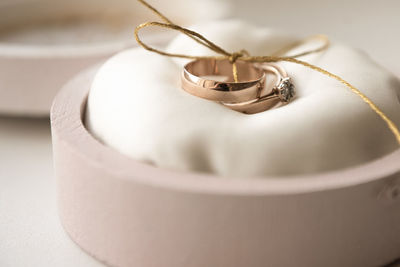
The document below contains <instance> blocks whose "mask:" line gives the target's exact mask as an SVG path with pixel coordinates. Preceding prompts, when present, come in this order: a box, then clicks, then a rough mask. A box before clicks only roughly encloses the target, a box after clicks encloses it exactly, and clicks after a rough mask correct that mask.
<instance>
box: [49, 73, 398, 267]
mask: <svg viewBox="0 0 400 267" xmlns="http://www.w3.org/2000/svg"><path fill="white" fill-rule="evenodd" d="M94 73H95V70H91V71H88V72H84V73H81V74H80V75H79V76H78V77H76V78H75V79H74V80H72V81H71V82H69V83H68V84H67V85H66V86H65V87H64V89H63V90H62V91H61V92H60V93H59V94H58V96H57V97H56V99H55V101H54V104H53V108H52V113H51V124H52V135H53V147H54V164H55V173H56V178H57V190H58V206H59V212H60V217H61V221H62V224H63V226H64V228H65V230H66V231H67V232H68V233H69V235H70V236H71V238H72V239H73V240H74V241H75V242H76V243H77V244H78V245H79V246H80V247H81V248H82V249H84V250H85V251H87V252H88V253H89V254H91V255H93V256H94V257H95V258H97V259H99V260H100V261H102V262H104V263H106V264H108V265H110V266H118V267H128V266H145V267H205V266H216V267H244V266H246V267H268V266H272V267H290V266H296V267H310V266H324V267H337V266H341V267H377V266H385V265H387V264H389V263H390V262H393V261H394V260H395V259H397V258H399V257H400V149H397V150H396V151H395V152H393V153H391V154H389V155H386V156H384V157H382V158H380V159H378V160H375V161H373V162H369V163H366V164H363V165H360V166H354V167H353V168H349V169H343V170H337V171H333V172H327V173H320V174H313V175H302V176H294V177H253V178H250V177H249V178H248V179H229V178H223V177H217V176H213V175H209V174H200V173H187V172H175V171H172V170H165V169H161V168H157V167H154V166H151V165H147V164H145V163H141V162H138V161H135V160H133V159H131V158H128V157H126V156H124V155H122V154H120V153H118V152H116V151H115V150H113V149H111V148H109V147H106V146H104V145H103V144H101V143H100V142H98V141H97V140H96V139H94V138H93V137H92V136H91V135H90V133H88V131H87V130H86V129H85V126H84V122H83V121H82V118H84V112H85V105H86V99H87V94H88V91H89V88H90V85H91V81H92V79H93V76H94Z"/></svg>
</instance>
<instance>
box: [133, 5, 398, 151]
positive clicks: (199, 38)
mask: <svg viewBox="0 0 400 267" xmlns="http://www.w3.org/2000/svg"><path fill="white" fill-rule="evenodd" d="M138 1H139V2H140V3H142V4H143V5H144V6H146V7H147V8H149V9H150V10H151V11H153V12H154V13H155V14H156V15H158V16H159V17H160V18H161V19H162V20H163V21H164V22H165V23H161V22H145V23H142V24H140V25H139V26H137V27H136V28H135V39H136V41H137V43H138V44H139V45H140V46H142V47H143V48H144V49H146V50H148V51H151V52H154V53H157V54H160V55H163V56H169V57H179V58H187V59H215V60H223V59H228V60H229V61H230V62H231V63H232V72H233V78H234V81H235V82H238V80H239V79H238V73H237V66H236V64H235V62H236V60H242V61H247V62H258V63H266V62H278V61H286V62H292V63H295V64H299V65H302V66H304V67H307V68H310V69H312V70H314V71H317V72H319V73H321V74H323V75H326V76H328V77H330V78H332V79H335V80H337V81H339V82H340V83H342V84H344V85H345V86H346V87H347V88H349V89H350V90H351V91H352V92H353V93H355V94H356V95H358V96H359V97H360V98H361V99H362V100H363V101H364V102H365V103H366V104H368V106H369V107H370V108H371V109H372V110H373V111H374V112H375V113H376V114H377V115H378V116H379V117H380V118H381V119H382V120H383V121H384V122H385V123H386V125H387V127H388V128H389V130H390V131H391V132H392V133H393V135H394V136H395V138H396V140H397V142H398V144H399V145H400V131H399V129H398V127H397V126H396V125H395V123H394V122H393V121H392V120H391V119H390V118H389V117H388V116H387V115H386V114H385V113H384V112H383V111H382V110H381V109H380V108H379V107H378V106H377V105H376V104H375V103H374V102H373V101H372V100H371V99H369V98H368V97H367V96H366V95H365V94H363V93H362V92H361V91H360V90H359V89H357V88H356V87H355V86H353V85H352V84H350V83H349V82H347V81H345V80H344V79H342V78H341V77H339V76H337V75H335V74H333V73H331V72H329V71H327V70H324V69H322V68H320V67H318V66H315V65H312V64H310V63H307V62H305V61H301V60H298V59H296V58H298V57H301V56H305V55H308V54H311V53H317V52H321V51H323V50H325V49H326V48H328V46H329V40H328V38H327V37H326V36H324V35H316V36H312V37H310V38H308V39H305V40H303V41H300V42H296V43H294V44H291V45H289V46H288V47H285V48H283V49H280V50H279V51H277V52H275V53H274V55H273V56H249V54H248V53H247V52H246V51H245V50H241V51H239V52H234V53H229V52H227V51H226V50H224V49H223V48H221V47H219V46H218V45H216V44H215V43H213V42H211V41H210V40H208V39H207V38H205V37H204V36H203V35H201V34H199V33H197V32H195V31H192V30H189V29H186V28H183V27H181V26H179V25H176V24H174V23H173V22H171V21H170V20H169V19H168V18H167V17H166V16H164V15H163V14H162V13H160V12H159V11H158V10H157V9H156V8H154V7H153V6H151V5H150V4H148V3H147V2H146V1H145V0H138ZM150 26H157V27H163V28H168V29H172V30H176V31H179V32H181V33H183V34H185V35H186V36H188V37H190V38H192V39H193V40H194V41H196V42H197V43H199V44H201V45H203V46H205V47H207V48H209V49H210V50H212V51H214V52H216V53H217V54H220V56H192V55H184V54H174V53H168V52H164V51H161V50H158V49H155V48H153V47H150V46H148V45H146V44H145V43H143V41H142V40H141V39H140V38H139V31H140V30H141V29H143V28H145V27H150ZM310 39H319V40H322V41H323V45H322V46H321V47H319V48H316V49H312V50H309V51H306V52H303V53H299V54H296V55H293V56H290V57H281V56H276V55H277V54H283V53H285V52H287V51H289V50H291V49H292V48H294V47H297V46H299V45H300V44H302V43H304V42H307V41H309V40H310Z"/></svg>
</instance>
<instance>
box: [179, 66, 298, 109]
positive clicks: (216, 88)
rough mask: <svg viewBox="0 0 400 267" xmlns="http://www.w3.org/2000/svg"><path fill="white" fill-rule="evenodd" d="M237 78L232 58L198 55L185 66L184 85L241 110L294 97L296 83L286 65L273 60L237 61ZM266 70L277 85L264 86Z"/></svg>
mask: <svg viewBox="0 0 400 267" xmlns="http://www.w3.org/2000/svg"><path fill="white" fill-rule="evenodd" d="M236 67H237V73H238V78H239V81H238V82H234V78H233V71H232V64H231V63H230V62H229V60H217V59H198V60H194V61H191V62H189V63H188V64H186V65H185V66H184V69H183V72H182V88H183V89H184V90H185V91H187V92H188V93H190V94H192V95H195V96H198V97H201V98H204V99H208V100H212V101H216V102H220V103H221V104H222V105H224V106H226V107H228V108H230V109H232V110H235V111H239V112H242V113H246V114H254V113H258V112H262V111H265V110H268V109H271V108H274V107H277V106H278V105H281V104H283V103H287V102H289V101H290V100H291V98H293V96H294V94H295V92H294V86H293V83H292V82H291V79H290V77H288V75H287V72H286V71H285V69H284V68H282V67H281V66H279V65H276V64H272V63H262V64H258V63H249V62H244V61H237V62H236ZM266 73H270V74H273V75H274V76H275V80H276V82H275V85H273V86H272V87H271V88H270V89H268V88H265V81H266Z"/></svg>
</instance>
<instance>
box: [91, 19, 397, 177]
mask: <svg viewBox="0 0 400 267" xmlns="http://www.w3.org/2000/svg"><path fill="white" fill-rule="evenodd" d="M192 28H193V29H195V30H197V31H199V32H200V33H203V34H204V35H205V36H206V37H208V38H209V39H210V40H212V41H214V42H215V43H217V44H218V45H220V46H222V47H223V48H225V49H227V50H228V51H237V50H240V49H242V48H245V49H246V50H248V51H249V52H250V53H251V54H252V55H268V54H270V53H272V52H274V51H276V50H277V49H278V48H279V47H282V46H284V45H287V44H289V43H291V42H293V41H294V40H296V39H295V38H294V37H293V36H289V35H284V34H282V33H279V32H275V31H272V30H270V29H265V28H257V27H255V26H252V25H247V24H245V23H243V22H240V21H233V20H228V21H219V22H210V23H206V24H201V25H197V26H194V27H192ZM311 46H315V44H308V45H304V46H302V47H299V48H297V51H304V50H305V49H307V48H310V47H311ZM168 50H169V51H175V52H179V53H183V54H192V55H206V54H207V55H209V54H212V53H211V52H210V51H208V50H207V49H206V48H204V47H201V46H199V45H197V44H195V43H194V42H193V41H192V40H190V39H188V38H187V37H183V36H179V37H177V38H176V39H175V40H174V41H173V42H172V43H171V44H170V46H169V48H168ZM295 52H296V51H290V52H289V53H290V54H292V53H295ZM301 59H302V60H305V61H307V62H310V63H312V64H316V65H318V66H320V67H322V68H325V69H327V70H329V71H331V72H333V73H335V74H337V75H340V76H341V77H343V78H344V79H346V80H348V81H349V82H351V83H352V84H354V85H355V86H356V87H358V88H359V89H360V90H361V91H362V92H363V93H365V94H366V95H367V96H368V97H370V98H371V99H372V100H373V101H374V102H375V103H376V104H377V105H378V106H379V107H380V108H382V109H383V111H384V112H385V113H386V114H387V115H388V116H389V117H390V118H392V119H393V120H394V122H395V123H396V124H397V125H400V103H399V102H400V101H399V98H400V97H399V96H400V83H399V80H398V79H397V78H396V77H395V76H394V75H392V74H391V73H389V72H388V71H387V70H385V69H384V68H382V67H380V66H378V65H377V64H375V63H374V62H373V61H372V60H371V59H370V58H369V57H368V56H367V55H366V54H364V53H363V52H361V51H358V50H355V49H353V48H350V47H347V46H345V45H342V44H337V43H335V44H333V45H332V46H331V47H330V48H329V49H328V50H327V51H325V52H323V53H318V54H313V55H309V56H305V57H302V58H301ZM184 62H187V61H186V60H184V61H182V60H176V59H171V58H168V57H163V56H160V55H157V54H154V53H150V52H148V51H145V50H144V49H142V48H134V49H130V50H127V51H125V52H122V53H120V54H118V55H116V56H114V57H113V58H111V59H110V60H108V61H107V62H106V63H105V64H104V65H103V66H102V67H101V69H100V70H99V72H98V73H97V75H96V77H95V80H94V82H93V85H92V88H91V90H90V94H89V99H88V105H87V115H86V125H87V127H88V129H89V131H90V132H91V133H92V134H93V135H94V136H95V137H97V138H98V139H99V140H101V141H102V142H103V143H105V144H106V145H108V146H111V147H113V148H115V149H116V150H118V151H120V152H121V153H123V154H126V155H128V156H130V157H132V158H133V159H137V160H140V161H145V162H150V163H153V164H155V165H157V166H160V167H164V168H170V169H176V170H186V171H202V172H211V173H214V174H218V175H224V176H230V177H250V176H263V175H291V174H304V173H313V172H321V171H328V170H333V169H338V168H345V167H349V166H353V165H356V164H360V163H363V162H366V161H369V160H372V159H375V158H378V157H380V156H382V155H384V154H387V153H389V152H391V151H393V150H394V149H396V148H397V144H396V141H395V139H394V137H393V135H392V133H391V132H390V131H389V130H388V128H387V127H386V125H385V123H384V122H383V121H382V120H381V119H380V118H379V117H378V116H377V115H376V114H375V113H374V112H373V111H372V110H371V109H370V108H369V107H368V106H367V105H366V104H365V103H364V102H363V101H362V100H361V99H360V98H359V97H358V96H356V95H355V94H354V93H352V92H351V91H350V90H349V89H347V88H346V87H345V86H344V85H342V84H340V83H339V82H337V81H335V80H333V79H330V78H327V77H325V76H323V75H321V74H320V73H317V72H315V71H312V70H310V69H307V68H305V67H303V66H299V65H295V64H293V63H281V64H282V66H284V67H285V68H286V70H287V71H288V73H289V74H290V76H291V77H292V78H293V82H294V83H295V85H296V90H297V96H296V98H295V99H294V101H293V102H291V103H289V104H288V105H286V106H283V107H280V108H277V109H273V110H269V111H266V112H262V113H258V114H254V115H245V114H241V113H238V112H235V111H232V110H230V109H228V108H225V107H223V106H221V105H220V104H217V103H214V102H211V101H207V100H204V99H201V98H198V97H195V96H192V95H190V94H188V93H186V92H184V91H183V90H182V89H181V88H180V73H181V71H182V64H183V63H184Z"/></svg>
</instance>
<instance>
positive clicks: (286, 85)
mask: <svg viewBox="0 0 400 267" xmlns="http://www.w3.org/2000/svg"><path fill="white" fill-rule="evenodd" d="M276 92H277V94H278V96H279V98H280V99H281V101H283V102H289V101H290V100H291V99H292V98H293V97H294V95H295V90H294V84H293V83H292V81H291V79H290V78H289V77H285V78H283V79H281V81H280V83H279V85H278V86H277V87H276Z"/></svg>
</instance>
